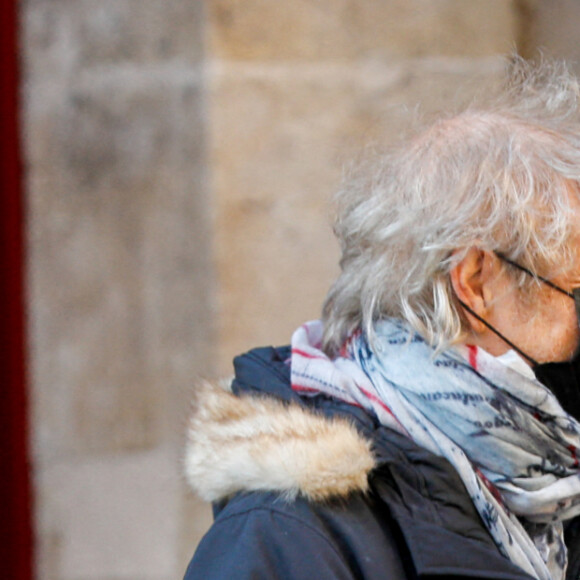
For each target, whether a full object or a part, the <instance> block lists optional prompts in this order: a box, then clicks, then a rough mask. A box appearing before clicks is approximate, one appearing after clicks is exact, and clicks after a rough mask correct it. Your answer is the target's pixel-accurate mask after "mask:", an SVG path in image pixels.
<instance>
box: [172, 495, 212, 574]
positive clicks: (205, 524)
mask: <svg viewBox="0 0 580 580" xmlns="http://www.w3.org/2000/svg"><path fill="white" fill-rule="evenodd" d="M180 513H181V523H182V531H181V541H180V545H179V548H180V554H179V562H180V564H179V565H180V568H181V569H182V570H183V572H185V570H186V569H187V566H188V564H189V562H190V561H191V558H192V557H193V554H194V552H195V548H196V547H197V545H198V544H199V542H200V540H201V539H202V538H203V536H204V535H205V533H206V532H207V530H208V529H209V527H210V525H211V523H212V521H213V515H212V511H211V506H210V504H208V503H206V502H203V501H201V500H200V499H198V498H197V497H195V496H194V495H192V494H191V492H185V494H184V496H183V500H182V504H181V510H180ZM182 576H183V574H181V576H180V577H182Z"/></svg>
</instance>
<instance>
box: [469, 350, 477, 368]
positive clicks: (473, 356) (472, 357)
mask: <svg viewBox="0 0 580 580" xmlns="http://www.w3.org/2000/svg"><path fill="white" fill-rule="evenodd" d="M467 348H468V349H469V364H470V365H471V366H472V368H474V369H475V370H477V347H476V346H474V345H473V344H468V345H467Z"/></svg>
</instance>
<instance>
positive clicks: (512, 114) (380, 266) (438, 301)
mask: <svg viewBox="0 0 580 580" xmlns="http://www.w3.org/2000/svg"><path fill="white" fill-rule="evenodd" d="M579 97H580V89H579V85H578V81H577V80H576V79H575V78H574V77H573V76H572V75H571V74H570V73H569V72H568V71H567V69H566V66H565V65H564V64H563V63H558V62H546V61H544V60H542V61H541V62H539V63H537V64H531V63H528V62H525V61H523V60H522V59H520V58H518V57H514V58H513V59H512V60H511V64H510V66H509V67H508V74H507V81H506V83H505V86H504V87H503V88H502V91H501V94H500V95H499V96H496V97H495V98H494V99H493V101H492V102H491V103H490V104H488V105H486V106H481V105H476V104H472V105H471V106H469V107H468V108H467V109H465V110H463V111H462V112H460V113H459V114H455V115H453V116H446V117H440V118H439V119H438V120H437V121H436V122H434V123H433V124H431V125H430V126H427V127H425V128H423V129H422V130H421V131H419V132H417V133H416V134H415V135H414V136H412V137H410V138H407V139H406V140H405V142H404V143H402V144H400V145H399V146H398V147H397V148H396V149H393V150H391V151H390V152H388V153H386V154H384V155H382V156H380V158H378V159H374V160H372V161H367V162H366V163H365V164H363V165H362V166H361V167H360V169H359V171H358V172H357V173H356V175H354V176H351V178H349V180H348V182H346V183H345V185H343V187H342V189H341V191H339V192H338V194H337V200H336V201H337V217H336V221H335V228H334V231H335V234H336V236H337V237H338V239H339V241H340V244H341V248H342V258H341V262H340V265H341V273H340V275H339V277H338V278H337V280H336V281H335V283H334V284H333V286H332V287H331V289H330V291H329V293H328V296H327V298H326V301H325V304H324V308H323V318H324V321H325V336H324V341H323V342H324V348H325V350H326V352H328V353H329V354H336V352H337V351H338V349H339V348H340V346H341V344H342V343H343V341H344V340H345V338H346V337H347V336H349V335H350V334H351V333H352V332H354V331H355V330H357V329H360V330H362V331H364V332H365V333H366V334H367V336H368V337H369V339H370V340H371V341H372V337H373V326H374V324H375V322H376V321H377V320H379V319H381V318H384V317H387V316H394V317H398V318H402V319H404V320H406V321H407V322H408V323H409V324H410V325H411V327H413V328H414V329H415V330H416V331H417V332H418V333H419V334H421V335H422V336H424V337H425V338H426V339H427V340H429V341H430V342H431V343H432V344H434V345H435V346H437V347H439V348H441V347H443V346H445V345H448V344H452V343H454V342H457V341H458V340H460V339H461V338H462V337H463V336H464V332H465V330H466V328H465V326H464V325H465V320H464V318H463V317H462V315H461V313H460V311H459V309H458V304H457V302H456V299H455V298H454V293H453V290H452V286H451V283H450V277H449V272H450V269H451V268H452V267H453V266H454V264H456V263H457V261H458V260H460V259H461V258H462V257H463V255H464V253H462V251H463V252H465V251H467V250H468V249H469V248H470V247H478V248H481V249H484V250H488V251H495V252H501V253H502V254H503V255H505V256H506V257H508V258H509V259H511V260H513V261H515V262H517V263H519V264H521V265H523V266H525V267H527V268H528V269H530V270H531V271H532V272H535V273H536V272H537V273H541V272H542V273H546V272H553V271H554V269H555V268H557V267H561V266H562V265H563V264H564V263H567V262H568V260H569V258H570V256H571V249H570V247H569V244H568V242H569V239H570V235H571V233H572V216H573V215H574V214H573V210H572V208H571V200H570V195H571V194H574V193H575V194H576V195H578V191H579V190H578V184H579V183H580V116H579V114H578V113H579V111H578V106H579ZM520 274H521V273H520ZM514 276H515V274H514ZM521 278H522V276H521V275H520V276H519V279H521Z"/></svg>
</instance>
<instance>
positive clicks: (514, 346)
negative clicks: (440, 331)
mask: <svg viewBox="0 0 580 580" xmlns="http://www.w3.org/2000/svg"><path fill="white" fill-rule="evenodd" d="M578 290H579V292H578V302H576V309H577V310H576V311H577V312H578V308H579V307H580V288H579V289H578ZM457 300H458V302H459V304H461V306H463V308H465V310H467V312H469V314H471V315H472V316H473V317H474V318H477V320H479V322H481V323H483V324H484V325H485V326H487V328H489V330H491V331H492V332H493V333H494V334H496V335H497V336H499V337H500V338H501V339H502V340H503V341H504V342H505V343H506V344H507V345H509V346H511V347H512V348H513V349H514V350H515V351H516V352H517V353H518V354H520V355H521V356H523V357H524V358H525V359H526V360H528V361H529V362H530V363H531V364H532V366H538V363H537V362H536V361H535V360H534V359H533V358H532V357H531V356H529V355H527V354H526V353H525V352H524V351H523V350H521V349H520V348H518V347H517V346H516V345H515V344H514V343H513V342H512V341H511V340H509V339H508V338H506V337H505V336H504V335H503V334H502V333H501V332H499V330H496V329H495V328H494V327H493V326H492V325H491V324H490V323H489V322H488V321H487V320H485V319H484V318H482V317H481V316H479V314H476V313H475V312H473V310H471V308H469V306H467V304H465V302H463V301H461V300H459V298H458V299H457Z"/></svg>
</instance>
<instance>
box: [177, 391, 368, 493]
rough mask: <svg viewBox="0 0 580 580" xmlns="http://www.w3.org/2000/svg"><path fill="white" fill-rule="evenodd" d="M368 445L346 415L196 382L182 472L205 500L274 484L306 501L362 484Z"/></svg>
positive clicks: (364, 483) (365, 476) (270, 487)
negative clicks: (322, 412)
mask: <svg viewBox="0 0 580 580" xmlns="http://www.w3.org/2000/svg"><path fill="white" fill-rule="evenodd" d="M374 465H375V460H374V457H373V454H372V452H371V444H370V442H369V441H367V440H366V439H365V438H364V437H362V436H361V435H360V434H359V433H358V431H357V430H356V429H355V427H354V426H353V425H351V424H350V423H349V422H348V420H346V419H329V418H327V417H324V416H322V415H318V414H315V413H314V412H311V411H308V410H305V409H303V408H301V407H299V406H298V405H288V404H286V403H283V402H281V401H278V400H276V399H272V398H269V397H260V396H254V395H242V396H236V395H234V394H232V393H231V392H229V391H228V390H226V389H224V388H223V387H221V386H219V385H217V384H209V383H205V384H202V385H200V386H199V387H198V389H197V395H196V400H195V402H194V413H193V416H192V418H191V421H190V425H189V430H188V442H187V447H186V455H185V475H186V478H187V481H188V483H189V484H190V486H191V487H192V488H193V490H194V491H195V492H196V493H197V494H198V495H199V496H200V497H201V498H202V499H204V500H206V501H217V500H221V499H225V498H227V497H228V496H231V495H233V494H235V493H237V492H248V491H258V490H260V491H279V492H280V493H282V494H283V495H284V496H285V497H289V498H292V497H295V496H297V495H299V494H300V495H303V496H304V497H306V498H308V499H311V500H324V499H329V498H331V497H336V496H346V495H348V494H349V493H351V492H354V491H366V489H367V487H368V474H369V472H370V471H371V470H372V469H373V467H374Z"/></svg>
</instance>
